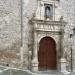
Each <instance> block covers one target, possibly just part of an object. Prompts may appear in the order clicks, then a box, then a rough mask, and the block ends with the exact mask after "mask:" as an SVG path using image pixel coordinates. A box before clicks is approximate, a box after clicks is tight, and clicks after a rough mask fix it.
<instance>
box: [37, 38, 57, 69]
mask: <svg viewBox="0 0 75 75" xmlns="http://www.w3.org/2000/svg"><path fill="white" fill-rule="evenodd" d="M38 61H39V65H38V67H39V70H55V69H56V68H57V62H56V43H55V41H54V40H53V39H52V38H51V37H44V38H42V39H41V41H40V43H39V51H38Z"/></svg>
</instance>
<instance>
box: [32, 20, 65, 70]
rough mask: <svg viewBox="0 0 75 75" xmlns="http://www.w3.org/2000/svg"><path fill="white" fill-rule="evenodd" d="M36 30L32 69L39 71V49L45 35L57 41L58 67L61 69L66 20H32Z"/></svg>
mask: <svg viewBox="0 0 75 75" xmlns="http://www.w3.org/2000/svg"><path fill="white" fill-rule="evenodd" d="M32 23H33V30H34V39H33V40H34V45H33V59H32V67H33V68H32V70H33V71H38V63H39V62H38V53H37V52H38V50H39V42H40V40H41V39H42V38H43V37H46V36H49V37H51V38H53V39H54V40H55V42H56V51H57V56H56V57H57V69H58V70H59V69H60V62H59V60H60V57H61V44H62V41H61V40H63V39H62V38H61V35H63V34H62V33H64V26H65V24H66V23H65V22H62V21H44V20H32Z"/></svg>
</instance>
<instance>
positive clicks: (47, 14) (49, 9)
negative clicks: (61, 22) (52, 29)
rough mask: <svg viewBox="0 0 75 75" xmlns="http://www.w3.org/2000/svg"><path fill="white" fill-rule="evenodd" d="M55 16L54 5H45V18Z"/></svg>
mask: <svg viewBox="0 0 75 75" xmlns="http://www.w3.org/2000/svg"><path fill="white" fill-rule="evenodd" d="M52 16H53V5H51V4H45V18H51V17H52Z"/></svg>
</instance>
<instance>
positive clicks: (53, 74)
mask: <svg viewBox="0 0 75 75" xmlns="http://www.w3.org/2000/svg"><path fill="white" fill-rule="evenodd" d="M36 75H75V73H67V72H65V73H61V72H57V71H39V72H38V73H37V74H36Z"/></svg>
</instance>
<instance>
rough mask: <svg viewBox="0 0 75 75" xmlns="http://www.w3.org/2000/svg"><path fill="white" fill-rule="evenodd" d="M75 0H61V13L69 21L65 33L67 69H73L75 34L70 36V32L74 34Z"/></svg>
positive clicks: (74, 63) (74, 62) (74, 61)
mask: <svg viewBox="0 0 75 75" xmlns="http://www.w3.org/2000/svg"><path fill="white" fill-rule="evenodd" d="M74 4H75V0H60V6H61V14H62V16H63V19H64V21H66V22H67V25H66V26H65V35H64V43H63V44H64V56H65V57H66V59H67V69H68V70H70V69H71V48H72V50H73V53H74V49H75V48H73V47H75V45H74V44H75V42H72V41H74V39H75V38H74V36H73V37H71V38H70V34H73V30H72V29H73V28H74V27H75V5H74ZM72 56H73V60H72V62H73V69H74V68H75V67H74V66H75V58H74V57H75V55H74V54H73V55H72Z"/></svg>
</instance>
